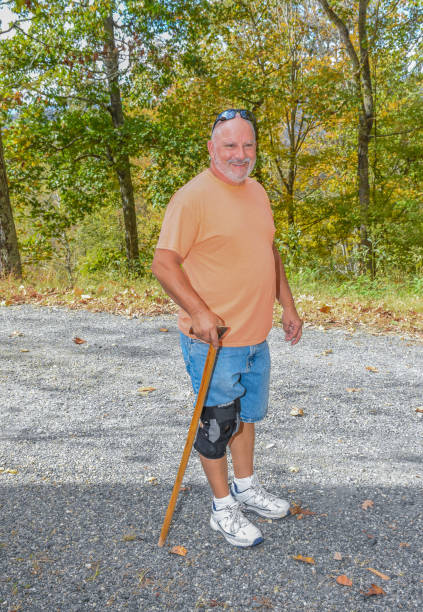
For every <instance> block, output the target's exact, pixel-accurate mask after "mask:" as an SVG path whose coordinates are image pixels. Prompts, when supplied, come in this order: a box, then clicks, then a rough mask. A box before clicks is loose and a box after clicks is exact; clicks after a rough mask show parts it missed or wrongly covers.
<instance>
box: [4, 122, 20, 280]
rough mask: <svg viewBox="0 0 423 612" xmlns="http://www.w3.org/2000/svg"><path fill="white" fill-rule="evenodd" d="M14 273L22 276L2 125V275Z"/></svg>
mask: <svg viewBox="0 0 423 612" xmlns="http://www.w3.org/2000/svg"><path fill="white" fill-rule="evenodd" d="M8 274H13V275H14V276H17V277H18V278H20V277H21V276H22V267H21V258H20V255H19V248H18V239H17V236H16V229H15V223H14V221H13V213H12V207H11V205H10V198H9V187H8V185H7V175H6V166H5V163H4V155H3V141H2V133H1V125H0V277H2V276H6V275H8Z"/></svg>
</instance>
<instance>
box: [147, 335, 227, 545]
mask: <svg viewBox="0 0 423 612" xmlns="http://www.w3.org/2000/svg"><path fill="white" fill-rule="evenodd" d="M228 329H229V327H218V328H217V332H218V336H219V339H220V338H222V336H223V335H224V334H225V333H226V332H227V331H228ZM190 333H191V330H190ZM216 355H217V350H216V349H215V348H214V346H213V345H212V344H210V345H209V350H208V353H207V357H206V363H205V364H204V369H203V375H202V377H201V384H200V389H199V391H198V395H197V401H196V402H195V406H194V412H193V415H192V419H191V425H190V426H189V430H188V435H187V439H186V442H185V448H184V451H183V453H182V458H181V462H180V464H179V469H178V473H177V475H176V479H175V484H174V485H173V490H172V495H171V496H170V500H169V504H168V507H167V510H166V515H165V517H164V521H163V525H162V530H161V532H160V537H159V542H158V545H159V546H163V544H164V543H165V541H166V537H167V532H168V531H169V526H170V521H171V520H172V516H173V512H174V510H175V506H176V502H177V500H178V495H179V490H180V488H181V484H182V479H183V477H184V474H185V470H186V467H187V464H188V459H189V456H190V454H191V449H192V445H193V444H194V438H195V434H196V433H197V429H198V423H199V422H200V417H201V413H202V411H203V407H204V400H205V399H206V395H207V391H208V388H209V384H210V378H211V375H212V372H213V368H214V363H215V361H216Z"/></svg>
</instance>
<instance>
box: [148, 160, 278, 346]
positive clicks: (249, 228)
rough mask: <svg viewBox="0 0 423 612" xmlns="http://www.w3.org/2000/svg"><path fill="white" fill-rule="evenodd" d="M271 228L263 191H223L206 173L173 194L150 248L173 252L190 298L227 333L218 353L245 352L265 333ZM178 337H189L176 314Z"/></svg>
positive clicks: (270, 296)
mask: <svg viewBox="0 0 423 612" xmlns="http://www.w3.org/2000/svg"><path fill="white" fill-rule="evenodd" d="M274 233H275V226H274V223H273V216H272V212H271V209H270V204H269V199H268V197H267V194H266V192H265V190H264V189H263V187H262V186H261V185H260V184H259V183H258V182H257V181H255V180H253V179H251V178H247V179H246V180H245V181H244V183H242V184H241V185H230V184H228V183H225V182H224V181H222V180H220V179H219V178H217V177H216V176H215V175H214V174H213V173H212V172H211V170H209V169H207V170H204V171H203V172H201V174H199V175H197V176H196V177H195V178H193V179H192V180H191V181H189V183H187V184H186V185H184V186H183V187H182V188H181V189H179V190H178V191H177V192H176V193H175V195H174V196H173V197H172V199H171V201H170V203H169V205H168V207H167V210H166V214H165V218H164V221H163V226H162V230H161V233H160V238H159V242H158V244H157V248H159V249H170V250H172V251H176V252H177V253H178V254H179V255H180V256H181V257H182V258H183V268H184V270H185V272H186V274H187V276H188V278H189V280H190V282H191V284H192V286H193V288H194V289H195V291H196V292H197V293H198V294H199V295H200V297H201V298H202V299H203V300H204V302H205V303H206V304H207V305H208V307H209V308H210V309H211V310H212V311H213V312H215V313H216V314H217V315H219V316H220V317H221V318H222V319H223V320H224V322H225V324H226V325H228V326H229V327H230V328H231V330H230V332H229V333H228V334H226V336H225V337H224V339H223V342H222V344H223V346H248V345H252V344H258V343H259V342H263V340H265V339H266V337H267V334H268V333H269V331H270V329H271V327H272V314H273V303H274V301H275V290H276V278H275V262H274V258H273V250H272V245H273V236H274ZM178 326H179V329H180V330H181V331H182V332H183V333H184V334H186V335H189V328H190V326H191V318H190V316H189V315H188V314H187V313H186V312H185V311H184V310H182V309H181V311H180V313H179V320H178Z"/></svg>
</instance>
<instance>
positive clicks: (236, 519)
mask: <svg viewBox="0 0 423 612" xmlns="http://www.w3.org/2000/svg"><path fill="white" fill-rule="evenodd" d="M210 527H211V528H212V529H214V530H215V531H220V533H221V534H222V535H223V537H224V538H225V539H226V540H227V541H228V542H229V544H233V545H234V546H241V547H242V548H246V547H247V546H255V545H256V544H260V543H261V542H263V539H264V538H263V535H262V533H261V531H260V529H257V527H256V526H255V525H253V523H251V522H250V521H249V520H248V519H247V517H246V516H244V515H243V514H242V512H241V506H240V505H239V503H238V502H236V501H235V500H234V502H233V504H231V505H229V506H225V507H224V508H222V510H216V506H215V505H214V502H213V510H212V513H211V517H210Z"/></svg>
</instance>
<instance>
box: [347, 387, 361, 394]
mask: <svg viewBox="0 0 423 612" xmlns="http://www.w3.org/2000/svg"><path fill="white" fill-rule="evenodd" d="M362 390H363V389H360V388H359V387H357V388H356V387H347V388H346V391H348V393H357V392H358V391H362Z"/></svg>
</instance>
